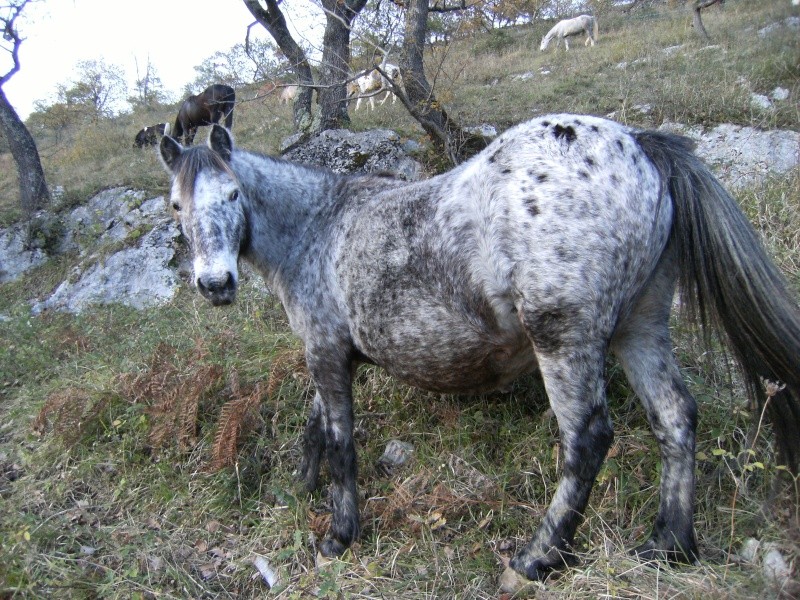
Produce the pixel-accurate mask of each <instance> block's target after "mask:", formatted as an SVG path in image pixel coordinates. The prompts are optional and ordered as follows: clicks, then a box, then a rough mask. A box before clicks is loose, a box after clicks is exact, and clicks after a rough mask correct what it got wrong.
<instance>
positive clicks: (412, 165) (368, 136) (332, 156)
mask: <svg viewBox="0 0 800 600" xmlns="http://www.w3.org/2000/svg"><path fill="white" fill-rule="evenodd" d="M283 157H284V158H286V159H287V160H291V161H295V162H298V163H303V164H307V165H316V166H319V167H327V168H329V169H331V170H333V171H335V172H337V173H387V172H388V173H393V174H394V175H395V176H396V177H399V178H400V179H404V180H406V181H418V180H420V179H422V178H423V176H424V171H423V169H422V165H421V164H420V163H418V162H417V161H415V160H414V159H412V158H411V157H410V156H408V155H407V154H406V153H405V152H404V151H403V147H402V141H401V140H400V136H399V135H397V134H396V133H395V132H393V131H388V130H386V129H373V130H370V131H364V132H361V133H354V132H352V131H349V130H347V129H332V130H328V131H323V132H322V133H320V134H319V135H316V136H314V137H311V138H309V139H308V140H307V141H306V142H305V143H295V144H294V145H292V146H290V147H289V150H287V151H286V152H284V153H283Z"/></svg>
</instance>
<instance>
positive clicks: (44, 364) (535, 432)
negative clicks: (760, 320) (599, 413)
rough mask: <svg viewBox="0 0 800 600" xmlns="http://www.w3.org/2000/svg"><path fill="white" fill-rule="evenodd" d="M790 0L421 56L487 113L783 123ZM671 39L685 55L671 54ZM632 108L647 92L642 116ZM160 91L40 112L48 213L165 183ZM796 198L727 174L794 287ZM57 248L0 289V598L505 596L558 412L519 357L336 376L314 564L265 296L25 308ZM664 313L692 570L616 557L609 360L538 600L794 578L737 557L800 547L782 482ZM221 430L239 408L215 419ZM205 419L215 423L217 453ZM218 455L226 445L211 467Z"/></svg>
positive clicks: (629, 407)
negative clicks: (678, 381) (476, 391)
mask: <svg viewBox="0 0 800 600" xmlns="http://www.w3.org/2000/svg"><path fill="white" fill-rule="evenodd" d="M788 4H789V3H788V2H783V0H781V2H777V1H775V2H760V3H753V2H746V1H744V0H738V1H737V0H729V2H726V3H725V5H724V10H710V11H706V12H707V13H708V14H707V15H706V14H704V22H705V24H706V28H707V29H708V30H709V32H710V33H711V35H712V36H713V37H714V40H713V42H714V44H715V47H713V48H711V49H707V48H705V46H704V45H703V44H701V43H700V42H699V41H697V40H695V39H694V38H693V34H692V32H691V31H690V30H689V29H688V26H687V24H688V22H689V18H688V16H687V15H686V14H685V13H683V12H675V11H654V12H645V13H637V14H636V15H634V16H631V17H629V18H623V17H621V16H618V15H614V14H609V15H607V16H606V17H605V18H604V19H603V20H602V21H601V38H600V43H599V44H598V46H597V47H595V48H594V49H590V50H586V49H584V48H583V47H582V46H580V45H579V44H574V45H573V50H571V51H570V52H569V53H568V54H566V53H563V52H560V53H555V52H548V53H539V52H538V44H537V40H538V39H540V37H541V35H542V34H543V33H544V30H545V29H546V28H547V26H546V25H536V26H532V27H522V28H519V29H515V30H509V31H504V32H502V33H493V34H491V35H488V36H486V37H481V38H479V39H478V40H477V43H475V42H476V40H475V39H474V38H473V39H470V40H468V41H456V42H454V44H453V45H452V46H451V47H449V48H447V49H445V48H437V49H435V50H434V51H432V53H431V58H432V60H431V63H430V68H431V72H430V75H431V79H434V78H435V79H436V81H437V94H438V95H439V97H440V99H442V100H443V101H444V102H445V104H446V106H447V108H448V110H449V111H450V112H451V114H452V115H453V116H455V117H456V118H457V119H459V120H460V121H461V122H463V123H465V124H478V123H484V122H488V123H491V124H493V125H495V126H496V127H498V129H500V130H502V129H503V128H505V127H507V126H509V125H511V124H513V123H516V122H518V121H521V120H523V119H526V118H529V117H531V116H534V115H536V114H541V113H544V112H550V111H561V110H565V109H568V110H571V111H578V112H589V113H593V114H600V115H603V114H607V113H609V112H612V111H616V112H617V118H620V119H621V120H624V121H627V122H630V123H631V124H634V125H649V124H656V125H657V124H659V123H660V122H661V121H662V120H673V121H680V122H684V123H689V124H705V125H713V124H716V123H719V122H732V123H738V124H743V125H754V126H762V127H786V128H791V129H794V130H798V129H800V115H798V109H797V106H798V103H797V94H798V88H799V86H798V82H799V81H800V78H798V61H797V60H796V58H797V56H798V52H797V50H798V41H797V40H796V39H795V38H794V37H792V36H791V35H790V34H789V33H786V34H785V35H784V34H777V35H776V36H775V37H772V38H767V39H762V38H759V37H758V35H757V33H756V32H757V30H758V29H759V28H761V27H763V26H765V25H768V24H770V23H773V22H775V21H778V20H780V19H782V18H784V17H785V16H787V15H788V14H790V11H789V6H788ZM643 31H644V32H645V34H643V33H642V32H643ZM745 41H746V43H744V42H745ZM473 43H475V44H474V47H475V48H476V50H474V51H473V50H472V48H473ZM717 45H718V48H717V47H716V46H717ZM672 46H682V49H681V50H680V51H678V52H675V53H669V54H667V53H664V52H663V49H664V48H667V47H672ZM622 63H625V65H624V66H621V65H622ZM545 72H549V73H548V74H545ZM528 73H531V74H532V77H527V78H519V77H515V76H519V75H526V74H528ZM776 86H782V87H785V88H787V89H789V90H790V93H791V95H790V100H789V101H787V102H786V103H784V104H782V105H779V108H778V109H777V110H776V111H775V112H774V113H769V114H765V113H760V112H755V111H754V110H753V109H752V108H751V107H750V105H749V93H750V92H751V91H756V92H758V93H766V92H768V91H770V90H771V89H773V88H774V87H776ZM239 96H240V99H241V100H243V102H242V103H241V104H239V105H238V106H237V113H236V123H235V127H234V131H235V133H236V136H237V141H238V142H239V143H240V144H241V145H243V146H246V147H248V148H253V149H256V150H261V151H264V152H269V153H275V152H276V151H277V149H278V146H279V143H280V139H281V138H282V137H283V136H285V135H287V134H288V133H290V125H289V121H290V119H289V116H290V115H289V108H288V107H285V106H279V105H278V104H277V102H275V101H273V100H272V99H267V100H266V101H264V102H261V101H250V100H248V97H249V96H248V93H247V91H246V90H243V91H241V92H240V93H239ZM641 104H650V105H651V106H652V107H654V108H653V111H652V112H651V113H650V114H647V115H643V114H641V113H640V112H638V111H636V110H634V109H633V107H634V106H636V105H641ZM172 112H173V111H169V112H167V113H165V114H149V115H128V116H125V117H121V118H119V119H117V120H114V121H111V122H108V123H103V124H101V125H100V126H96V127H92V128H88V127H87V128H80V127H77V128H73V129H66V130H63V131H60V132H58V134H56V132H48V131H41V132H37V141H38V142H39V145H40V150H41V151H42V158H43V162H44V165H45V170H46V173H47V177H48V180H49V182H50V183H51V184H53V185H56V184H57V185H61V186H63V187H64V195H63V196H62V198H61V199H60V200H59V204H58V207H60V208H67V207H69V206H74V205H76V204H81V203H82V202H85V201H86V199H87V198H88V197H89V196H91V195H92V194H93V193H95V192H96V191H98V190H100V189H103V188H105V187H109V186H117V185H128V186H131V187H135V188H137V189H144V190H146V191H147V192H148V193H149V194H153V195H156V194H164V193H165V192H166V188H167V177H166V175H165V174H164V173H163V170H162V168H161V166H160V165H159V164H158V162H157V160H156V158H155V155H154V153H153V152H149V151H144V152H142V151H139V150H135V149H133V148H131V144H132V141H133V135H134V134H135V132H136V131H137V130H138V129H139V128H140V127H141V126H143V125H145V124H152V123H156V122H160V121H168V120H171V118H172V116H173V115H172ZM352 118H353V126H354V128H356V129H369V128H373V127H387V128H392V129H395V130H397V131H398V132H399V133H400V134H401V135H402V136H404V137H407V138H413V139H420V140H423V141H424V136H423V134H422V133H421V130H420V129H419V127H418V126H417V125H416V123H414V122H413V121H412V120H411V119H410V118H409V117H408V116H407V115H406V114H405V113H404V111H403V109H402V107H401V106H400V104H399V103H398V104H395V105H391V104H388V103H387V104H386V105H385V106H384V107H382V108H381V109H379V110H376V111H374V112H369V111H365V110H363V109H362V110H361V111H359V112H358V113H353V114H352ZM0 161H3V164H4V165H5V166H6V167H8V168H6V169H0V223H10V222H13V221H14V219H15V218H17V217H18V216H19V215H18V213H17V210H16V208H15V202H16V190H15V188H14V186H15V185H16V180H15V178H14V171H13V164H12V162H10V158H9V157H8V156H7V155H3V156H0ZM429 164H430V166H433V165H436V164H441V161H437V160H436V159H435V157H430V159H429ZM798 197H800V177H798V173H793V174H790V175H788V176H786V177H781V178H776V179H774V180H771V181H768V182H766V183H764V184H762V185H760V186H758V187H757V188H753V189H748V190H744V191H743V192H742V193H741V194H739V200H740V201H741V203H742V206H743V207H744V209H745V211H746V212H747V214H748V216H749V217H750V219H751V220H752V221H753V222H754V224H755V225H756V227H757V229H758V230H759V231H760V232H761V233H762V234H763V237H764V240H765V243H766V244H767V246H768V248H769V250H770V251H771V253H772V254H773V256H775V258H776V260H777V262H778V264H779V265H780V266H781V268H782V269H783V271H784V273H785V274H786V276H787V278H788V279H789V281H790V283H791V284H792V285H793V286H794V288H795V289H796V290H800V265H798V256H800V253H798V248H800V238H799V237H798V235H799V234H798V232H800V212H799V211H800V209H799V208H798V204H797V198H798ZM58 207H57V208H58ZM75 258H76V257H72V256H65V257H62V258H60V259H57V260H55V261H51V262H50V263H48V264H46V265H44V266H42V267H40V268H39V269H37V270H35V271H34V272H32V273H31V274H30V275H29V276H27V277H25V278H23V279H21V280H19V281H16V282H12V283H5V284H2V285H1V286H0V291H1V292H2V293H0V314H2V315H3V316H4V317H5V319H4V320H3V321H0V338H2V340H3V343H2V344H0V499H2V503H3V511H2V516H0V597H3V598H5V597H16V598H46V597H60V598H62V597H63V598H188V597H191V598H211V597H213V598H226V597H229V598H249V597H260V596H264V595H265V594H266V593H267V592H266V586H265V584H264V582H263V580H262V579H261V576H260V575H258V572H257V570H256V568H255V566H254V565H253V561H254V559H256V558H257V557H262V558H263V559H266V560H267V561H268V563H269V564H270V565H271V567H272V568H274V569H275V570H276V571H277V573H278V583H277V586H276V588H274V589H273V591H272V592H270V595H271V596H274V597H277V598H305V597H309V596H316V597H323V598H339V597H360V598H420V599H421V598H439V597H459V598H497V597H498V592H497V582H496V577H497V575H498V573H499V572H500V571H501V570H502V568H503V562H504V561H505V560H507V559H508V558H509V557H510V556H511V555H512V554H513V552H514V550H515V549H516V548H518V547H519V546H520V545H521V544H524V543H525V541H526V540H527V539H528V538H529V536H530V534H531V531H532V529H533V527H535V525H536V524H537V522H538V520H539V519H540V518H541V516H542V515H543V513H544V510H545V509H546V506H547V503H548V502H549V499H550V498H551V497H552V494H553V491H554V488H555V485H556V483H557V480H558V475H559V472H560V461H561V455H560V446H559V440H558V431H557V426H556V423H555V421H554V419H553V418H552V417H551V416H550V414H549V412H548V411H547V402H546V398H545V395H544V392H543V389H542V387H541V384H540V383H539V382H538V381H537V380H536V379H535V378H528V379H524V380H521V381H519V382H517V383H516V384H515V385H514V386H513V387H512V388H511V389H510V390H507V391H504V392H502V393H501V392H498V393H494V394H488V395H484V396H479V397H473V398H461V397H454V396H441V395H438V394H430V393H425V392H422V391H419V390H414V389H411V388H408V387H406V386H404V385H402V384H400V383H398V382H397V381H395V380H394V379H392V378H390V377H388V376H387V375H386V374H385V373H383V372H382V371H380V370H379V369H377V368H373V367H362V368H361V370H360V371H359V373H358V376H357V377H356V384H355V387H354V397H355V412H356V441H357V446H358V452H359V460H360V473H359V489H360V492H361V501H360V506H361V512H362V523H363V532H362V535H361V538H360V539H359V541H358V542H357V543H356V544H355V545H354V546H353V548H352V549H351V550H350V551H348V552H347V553H346V555H345V556H344V557H343V559H342V560H341V561H338V562H336V563H334V564H333V565H331V566H330V567H329V568H327V569H323V570H318V569H316V568H315V555H316V547H317V544H318V542H319V540H320V539H321V536H322V535H323V534H324V532H325V530H326V528H327V523H328V519H329V513H328V501H327V498H326V493H325V489H324V486H323V488H322V489H321V491H319V492H317V493H315V494H312V495H308V494H305V493H304V492H302V490H301V489H300V487H299V486H298V484H297V483H296V481H295V478H294V471H295V469H296V468H297V465H298V458H299V447H298V443H299V440H300V438H301V435H302V429H303V425H304V419H305V414H306V411H307V405H308V403H309V401H310V398H311V395H312V393H313V390H312V387H311V384H310V382H309V381H308V377H307V375H306V373H305V371H304V370H303V368H302V365H301V364H298V361H297V357H298V353H299V352H300V347H299V342H298V341H297V340H296V339H295V338H294V337H293V336H292V335H291V333H290V331H289V328H288V324H287V322H286V318H285V315H284V314H283V311H282V309H281V308H280V306H279V304H278V303H277V301H276V300H275V299H273V298H272V297H270V296H268V295H265V294H264V290H263V286H262V285H261V283H260V280H259V279H258V278H256V277H249V278H246V281H245V283H244V286H243V289H242V290H241V294H240V297H239V299H238V301H237V303H236V304H235V305H234V306H231V307H226V308H225V309H215V308H213V307H210V306H208V305H207V303H205V301H204V300H203V299H202V298H200V297H199V296H197V295H195V294H193V293H192V292H191V290H188V289H185V290H182V291H181V292H180V293H179V295H178V296H177V297H176V298H175V299H174V300H173V301H172V302H171V303H170V304H168V305H166V306H164V307H162V308H159V309H157V310H147V311H141V312H139V311H134V310H131V309H126V308H124V307H118V306H117V307H105V308H98V309H97V310H95V311H92V312H91V313H86V314H82V315H64V314H45V315H42V316H40V317H35V318H34V317H32V316H31V315H30V300H31V299H33V298H43V297H45V296H46V295H47V294H48V293H50V292H51V291H52V290H53V289H54V287H55V286H56V285H57V284H58V283H59V282H60V281H62V280H63V279H64V278H66V277H68V276H69V272H70V269H71V267H72V264H73V262H74V260H75ZM674 331H675V343H676V351H677V352H678V355H679V358H680V361H681V365H682V368H683V371H684V375H685V377H686V379H687V381H688V383H689V385H690V388H691V390H692V392H693V393H694V394H695V395H696V397H697V399H698V402H699V403H700V422H699V427H698V448H697V478H698V493H697V514H696V520H695V525H696V529H697V533H698V536H699V542H700V549H701V554H702V557H703V561H702V564H701V565H700V566H695V567H679V568H667V567H662V568H652V567H649V566H645V565H642V564H640V563H637V562H634V561H631V560H630V559H629V558H628V557H627V555H626V553H625V551H626V549H627V548H630V547H631V546H634V545H635V544H636V543H638V542H640V541H641V540H642V539H643V537H644V536H645V535H646V534H647V533H648V531H649V527H650V525H651V523H652V520H653V518H654V515H655V512H656V509H657V505H658V490H657V488H658V482H659V473H660V471H659V470H660V462H659V460H658V456H657V451H656V444H655V441H654V440H653V438H652V435H651V434H650V433H649V428H648V426H647V423H646V420H645V417H644V414H643V412H642V409H641V407H640V406H639V404H638V401H637V400H636V398H635V397H634V395H633V393H632V392H631V391H630V389H629V387H628V385H627V382H626V381H625V378H624V377H623V376H622V374H621V372H620V369H619V368H618V367H617V366H616V365H615V364H614V363H613V362H612V363H609V365H608V373H607V380H608V396H609V402H610V408H611V412H612V416H613V420H614V423H615V427H616V440H615V443H614V446H613V448H612V450H611V452H610V454H609V457H608V460H607V461H606V463H605V465H604V467H603V470H602V471H601V473H600V476H599V478H598V483H597V485H596V486H595V489H594V492H593V494H592V498H591V501H590V505H589V511H588V512H587V515H586V521H585V522H584V524H583V525H582V526H581V527H580V529H579V532H578V536H577V538H576V547H577V550H578V552H579V553H580V556H581V559H582V560H581V563H580V564H579V565H578V566H577V567H575V568H572V569H569V570H568V571H565V572H563V573H556V574H554V575H553V576H551V577H550V578H549V579H548V581H547V582H546V584H545V585H543V586H537V587H536V588H535V589H534V590H533V591H532V594H533V595H535V596H536V597H541V598H596V597H612V598H672V597H678V598H778V597H792V596H793V595H794V596H796V595H798V593H799V592H798V590H797V589H796V588H794V589H789V590H783V591H780V590H776V589H774V588H772V587H771V584H770V582H769V581H767V580H765V579H764V578H763V575H762V573H761V570H760V569H759V568H758V567H757V566H754V565H750V564H747V563H743V562H742V561H740V560H738V559H737V558H736V553H737V552H738V550H739V548H740V547H741V545H742V543H743V541H744V540H745V539H747V538H748V537H751V536H752V537H756V538H757V539H759V540H762V541H764V542H774V543H777V544H778V545H779V547H780V548H781V550H782V551H783V553H784V556H785V557H786V558H787V560H789V561H793V562H792V564H793V565H796V564H797V559H798V556H800V534H799V533H798V525H797V524H798V522H799V521H800V515H798V489H797V485H798V484H797V482H796V481H795V482H787V483H784V484H783V485H782V486H781V487H779V488H777V489H773V487H772V481H774V479H775V475H776V474H777V473H778V472H779V470H778V468H777V467H776V465H775V459H774V456H773V454H772V447H771V444H770V439H771V436H770V434H769V427H768V426H767V427H763V428H762V429H761V430H760V431H759V435H758V438H757V439H756V440H755V443H753V444H750V442H749V441H748V439H749V437H752V434H753V433H754V432H753V430H752V425H751V422H752V421H751V415H750V412H749V410H748V409H747V406H746V404H745V402H744V400H743V398H742V391H741V388H740V386H739V385H738V383H737V382H736V381H735V380H734V381H730V377H729V373H728V366H727V363H726V362H725V360H724V358H721V357H720V356H719V355H718V354H715V353H714V354H704V353H702V352H701V351H700V350H699V349H698V347H697V345H696V344H695V343H694V341H693V334H692V332H691V331H690V330H688V329H687V327H686V326H685V325H684V324H683V323H681V322H679V321H676V322H675V327H674ZM236 411H240V412H236ZM237 415H238V416H237ZM225 423H227V424H229V425H232V426H233V425H235V426H236V427H235V428H234V429H226V430H222V429H220V427H221V424H225ZM221 431H223V433H220V432H221ZM220 439H223V440H233V441H234V442H235V450H231V449H230V448H227V447H223V446H221V445H220V444H219V441H220ZM391 439H400V440H404V441H407V442H411V443H412V444H413V446H414V458H413V460H412V462H411V463H410V464H408V465H406V466H403V467H400V468H398V469H395V470H393V471H390V472H388V473H387V472H385V471H384V470H383V469H382V468H380V467H379V466H378V465H377V461H378V459H379V457H380V456H381V454H382V452H383V450H384V447H385V445H386V443H387V442H388V441H389V440H391ZM220 457H222V458H226V459H230V466H226V467H223V468H215V467H219V466H220V464H221V463H218V462H215V461H217V459H219V458H220ZM742 465H744V466H742ZM323 477H325V476H324V475H323ZM784 481H785V479H784ZM794 568H795V569H796V567H794ZM795 572H796V570H795Z"/></svg>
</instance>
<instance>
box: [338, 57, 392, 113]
mask: <svg viewBox="0 0 800 600" xmlns="http://www.w3.org/2000/svg"><path fill="white" fill-rule="evenodd" d="M381 71H383V73H386V75H384V74H383V73H382V72H381ZM392 85H397V86H400V87H402V85H403V77H402V75H401V74H400V67H398V66H397V65H393V64H390V63H385V64H384V65H382V67H381V69H380V70H378V69H377V68H376V67H373V68H372V69H370V70H369V71H367V72H366V73H364V74H363V75H361V76H360V77H357V78H356V79H354V80H353V81H351V82H349V83H348V84H347V98H348V99H350V98H354V97H355V98H357V99H356V107H355V110H358V109H359V107H360V106H361V100H363V99H364V98H367V99H368V100H369V107H370V110H375V98H376V96H379V95H380V94H382V93H384V92H385V94H384V96H383V100H381V101H380V103H381V106H383V105H384V104H386V101H387V100H388V99H389V96H391V97H392V104H394V103H395V102H396V101H397V95H396V94H395V93H394V91H393V89H392Z"/></svg>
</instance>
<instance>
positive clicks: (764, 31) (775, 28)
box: [758, 16, 800, 38]
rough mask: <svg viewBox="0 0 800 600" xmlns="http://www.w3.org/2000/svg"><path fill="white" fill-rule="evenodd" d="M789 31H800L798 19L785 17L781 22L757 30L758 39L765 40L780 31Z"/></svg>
mask: <svg viewBox="0 0 800 600" xmlns="http://www.w3.org/2000/svg"><path fill="white" fill-rule="evenodd" d="M784 28H786V29H789V30H790V31H797V30H800V17H794V16H793V17H786V18H785V19H784V20H783V21H778V22H777V23H772V24H770V25H767V26H766V27H763V28H761V29H759V30H758V37H760V38H765V37H767V36H768V35H772V34H774V33H777V32H779V31H781V30H782V29H784Z"/></svg>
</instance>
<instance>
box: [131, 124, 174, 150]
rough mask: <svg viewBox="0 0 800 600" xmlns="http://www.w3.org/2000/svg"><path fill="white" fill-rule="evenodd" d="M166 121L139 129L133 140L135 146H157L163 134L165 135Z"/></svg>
mask: <svg viewBox="0 0 800 600" xmlns="http://www.w3.org/2000/svg"><path fill="white" fill-rule="evenodd" d="M166 127H167V124H166V123H159V124H157V125H148V126H147V127H143V128H142V129H140V130H139V133H137V134H136V137H135V138H134V140H133V146H134V147H135V148H144V147H145V146H155V145H156V144H157V143H158V140H159V139H161V136H162V135H164V130H165V129H166Z"/></svg>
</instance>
